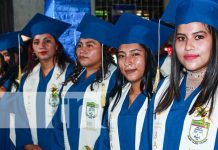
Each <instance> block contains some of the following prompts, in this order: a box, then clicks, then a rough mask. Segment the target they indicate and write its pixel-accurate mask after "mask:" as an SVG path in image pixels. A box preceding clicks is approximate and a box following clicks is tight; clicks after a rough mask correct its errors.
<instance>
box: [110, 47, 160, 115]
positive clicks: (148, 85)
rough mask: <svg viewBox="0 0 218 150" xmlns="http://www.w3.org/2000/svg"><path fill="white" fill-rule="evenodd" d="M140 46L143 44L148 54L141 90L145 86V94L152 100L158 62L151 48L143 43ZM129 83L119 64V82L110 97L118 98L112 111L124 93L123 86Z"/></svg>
mask: <svg viewBox="0 0 218 150" xmlns="http://www.w3.org/2000/svg"><path fill="white" fill-rule="evenodd" d="M140 46H142V47H143V49H144V50H145V52H146V53H147V56H145V62H146V66H145V70H144V74H143V77H142V80H141V83H140V90H141V92H142V93H144V88H145V89H146V93H144V94H145V95H147V97H148V99H149V100H150V99H151V97H152V89H153V80H154V77H155V74H156V68H157V64H156V60H155V57H154V55H153V54H152V53H151V50H150V49H149V48H146V47H145V46H144V45H142V44H140ZM117 58H118V57H117ZM127 83H128V81H127V79H126V78H125V77H124V75H123V74H122V73H121V71H120V68H119V65H118V67H117V82H116V85H115V86H114V88H113V89H112V91H111V94H110V97H111V98H112V99H113V98H114V97H115V96H116V99H115V102H114V105H113V106H112V109H111V111H113V110H114V108H115V107H116V105H117V104H118V102H119V100H120V97H121V95H122V87H124V86H125V85H126V84H127Z"/></svg>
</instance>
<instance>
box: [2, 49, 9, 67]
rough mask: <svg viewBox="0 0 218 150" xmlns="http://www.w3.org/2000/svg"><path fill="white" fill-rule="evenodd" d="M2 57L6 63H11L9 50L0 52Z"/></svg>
mask: <svg viewBox="0 0 218 150" xmlns="http://www.w3.org/2000/svg"><path fill="white" fill-rule="evenodd" d="M0 53H1V54H2V56H3V57H4V61H5V62H6V63H7V64H9V63H10V55H9V53H8V51H7V50H3V51H1V52H0Z"/></svg>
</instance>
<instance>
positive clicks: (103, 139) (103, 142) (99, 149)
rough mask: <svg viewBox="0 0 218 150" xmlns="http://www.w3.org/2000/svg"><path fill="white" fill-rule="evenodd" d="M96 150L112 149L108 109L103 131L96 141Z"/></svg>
mask: <svg viewBox="0 0 218 150" xmlns="http://www.w3.org/2000/svg"><path fill="white" fill-rule="evenodd" d="M94 150H110V137H109V127H108V111H107V112H106V114H105V117H104V118H103V123H102V127H101V133H100V136H99V137H98V139H97V141H96V143H95V146H94Z"/></svg>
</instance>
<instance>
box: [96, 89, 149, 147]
mask: <svg viewBox="0 0 218 150" xmlns="http://www.w3.org/2000/svg"><path fill="white" fill-rule="evenodd" d="M145 99H146V95H144V94H143V93H140V94H139V95H138V96H137V97H136V99H135V100H134V102H133V103H132V105H131V106H130V108H129V94H127V96H126V97H125V100H124V102H123V104H122V107H121V110H120V112H119V115H118V122H117V123H118V125H117V126H118V136H119V143H120V145H119V147H120V150H134V149H135V144H136V143H135V141H136V139H135V137H136V136H140V135H136V124H137V123H136V122H137V115H138V113H139V111H140V109H141V108H142V105H143V104H144V103H146V102H145ZM145 111H146V110H145ZM108 125H109V123H108V111H107V115H106V116H105V118H104V122H103V127H102V130H101V135H100V137H99V139H98V141H97V143H96V145H95V149H96V150H97V149H99V150H101V149H104V150H106V149H108V150H109V149H110V138H109V127H108Z"/></svg>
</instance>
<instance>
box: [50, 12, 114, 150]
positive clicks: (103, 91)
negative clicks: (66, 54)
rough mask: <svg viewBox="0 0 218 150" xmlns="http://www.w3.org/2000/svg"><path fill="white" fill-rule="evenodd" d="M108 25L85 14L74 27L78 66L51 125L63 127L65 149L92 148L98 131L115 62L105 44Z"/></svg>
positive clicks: (112, 81) (110, 85) (61, 128)
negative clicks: (78, 34)
mask: <svg viewBox="0 0 218 150" xmlns="http://www.w3.org/2000/svg"><path fill="white" fill-rule="evenodd" d="M111 27H112V24H110V23H107V22H105V21H103V20H101V19H99V18H96V17H94V16H91V15H89V14H85V16H84V17H83V19H82V21H81V22H80V24H79V26H78V28H77V31H80V32H81V35H80V40H79V42H78V44H77V48H76V56H77V66H76V67H75V71H74V74H73V76H72V77H71V78H70V79H69V80H68V81H66V84H65V85H64V86H63V90H62V92H61V96H62V105H60V106H59V109H58V111H57V113H56V117H54V119H53V126H54V127H55V128H57V130H59V131H62V130H64V133H63V132H62V135H57V138H60V137H61V136H62V142H63V138H64V144H65V145H64V146H65V149H83V148H84V149H93V147H94V144H95V142H96V139H97V138H98V136H99V134H100V130H101V122H102V116H103V113H104V109H105V108H104V107H105V106H104V105H105V103H108V100H106V102H105V98H106V99H108V93H109V91H111V89H112V88H113V86H114V84H115V70H116V65H115V63H114V61H113V57H112V56H111V54H110V53H109V51H108V49H109V47H107V46H106V45H104V44H105V42H106V36H107V34H108V33H109V31H110V29H111ZM96 30H98V32H96ZM61 116H62V117H63V118H64V119H63V122H61V120H60V118H61ZM64 120H65V121H64ZM57 132H58V131H56V133H57ZM63 136H64V137H63ZM62 144H63V143H62Z"/></svg>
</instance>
